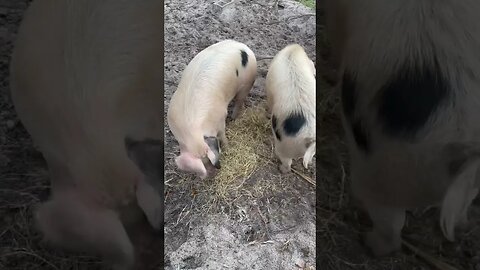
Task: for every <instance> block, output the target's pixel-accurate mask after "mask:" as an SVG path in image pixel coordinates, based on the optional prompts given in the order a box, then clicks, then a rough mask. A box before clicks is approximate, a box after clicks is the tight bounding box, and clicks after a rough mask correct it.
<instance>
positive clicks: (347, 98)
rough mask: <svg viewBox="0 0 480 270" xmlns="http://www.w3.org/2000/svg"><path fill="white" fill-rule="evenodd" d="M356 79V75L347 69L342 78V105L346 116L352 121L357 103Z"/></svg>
mask: <svg viewBox="0 0 480 270" xmlns="http://www.w3.org/2000/svg"><path fill="white" fill-rule="evenodd" d="M355 87H356V81H355V78H354V76H353V75H352V74H351V73H349V72H348V71H346V72H345V73H344V74H343V79H342V107H343V113H344V115H345V118H346V119H347V120H348V121H352V118H353V112H354V111H355V104H356V102H357V101H356V91H355Z"/></svg>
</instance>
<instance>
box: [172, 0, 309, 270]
mask: <svg viewBox="0 0 480 270" xmlns="http://www.w3.org/2000/svg"><path fill="white" fill-rule="evenodd" d="M227 2H230V1H225V2H221V1H218V2H215V1H193V0H187V1H165V108H166V109H167V108H168V105H169V100H170V97H171V95H172V93H173V92H174V91H175V89H176V87H177V85H178V83H179V81H180V78H181V72H182V71H183V70H184V68H185V67H186V65H187V64H188V62H189V61H190V60H191V59H192V58H193V57H194V56H195V55H196V54H197V53H198V52H200V51H201V50H202V49H204V48H206V47H207V46H209V45H211V44H213V43H215V42H218V41H221V40H224V39H234V40H237V41H240V42H243V43H245V44H246V45H248V46H249V47H250V48H251V49H252V50H253V51H254V53H255V54H256V56H257V58H264V57H268V56H274V55H275V54H276V53H277V52H278V51H279V50H281V49H282V48H283V47H285V46H286V45H288V44H290V43H299V44H301V45H302V46H303V47H304V48H305V51H306V52H307V54H308V55H309V57H310V58H311V59H312V60H313V61H315V59H316V58H315V48H316V47H315V45H316V44H315V16H314V15H313V14H314V10H312V9H309V8H306V7H305V6H303V5H301V4H299V3H297V2H294V1H280V2H279V5H278V13H276V11H275V9H274V8H273V6H274V1H268V0H263V1H262V0H258V1H248V0H238V1H234V2H233V3H231V4H229V5H227V6H225V7H224V8H222V7H220V6H222V5H223V4H225V3H227ZM302 14H312V16H311V15H306V16H302V17H299V18H292V16H295V17H298V16H299V15H302ZM269 63H270V59H265V60H258V77H257V80H256V82H255V84H254V88H253V90H252V92H251V94H250V96H249V97H248V100H247V107H250V106H254V105H257V104H259V103H260V102H261V101H262V100H265V90H264V84H265V76H266V73H267V67H268V64H269ZM165 117H166V114H165ZM228 121H229V120H227V129H228ZM165 122H166V121H165ZM178 153H179V150H178V143H177V142H176V141H175V139H174V138H173V136H172V134H171V132H170V131H169V129H168V126H167V127H166V134H165V159H166V161H165V170H166V178H165V181H166V187H165V191H166V202H165V203H166V206H165V209H166V213H165V260H166V269H302V268H303V269H315V266H316V264H315V187H314V186H313V185H312V184H310V183H308V182H307V181H305V180H304V179H302V178H301V177H299V176H297V175H296V174H294V173H290V174H287V175H281V174H280V172H279V170H278V168H277V166H278V161H277V160H275V159H274V158H273V156H272V157H271V161H272V163H271V164H269V165H267V166H265V167H261V168H259V169H258V170H257V171H256V172H255V173H254V174H253V175H252V176H251V177H250V178H248V179H244V180H242V179H239V182H240V184H241V185H242V186H241V191H239V192H238V193H235V194H230V196H229V200H219V199H218V198H215V194H214V193H213V192H211V188H212V186H213V185H214V182H213V181H215V180H214V179H206V180H203V181H202V180H200V179H199V178H195V177H192V176H191V175H189V174H184V173H181V172H179V171H178V170H177V169H176V168H175V164H174V158H175V156H176V155H178ZM293 167H294V168H295V169H297V170H299V171H301V172H302V173H304V174H306V175H308V176H309V177H310V178H312V179H315V175H316V174H315V165H313V168H312V167H310V169H309V171H306V170H304V169H303V167H302V165H301V162H299V161H297V162H294V164H293ZM296 265H298V266H300V267H297V266H296Z"/></svg>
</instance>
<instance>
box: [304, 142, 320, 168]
mask: <svg viewBox="0 0 480 270" xmlns="http://www.w3.org/2000/svg"><path fill="white" fill-rule="evenodd" d="M305 145H306V147H307V150H306V151H305V154H304V155H303V167H305V169H308V165H309V164H310V162H311V161H312V159H313V156H314V155H315V150H316V145H317V144H316V142H315V139H314V138H308V139H306V144H305Z"/></svg>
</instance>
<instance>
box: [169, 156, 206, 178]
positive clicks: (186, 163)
mask: <svg viewBox="0 0 480 270" xmlns="http://www.w3.org/2000/svg"><path fill="white" fill-rule="evenodd" d="M175 163H176V164H177V166H178V168H179V169H180V170H182V171H187V172H193V173H196V174H197V175H199V176H200V178H202V179H204V178H205V177H207V169H206V168H205V165H203V162H202V160H201V159H199V158H197V157H194V156H193V155H192V154H190V153H181V154H180V156H178V157H177V158H176V159H175Z"/></svg>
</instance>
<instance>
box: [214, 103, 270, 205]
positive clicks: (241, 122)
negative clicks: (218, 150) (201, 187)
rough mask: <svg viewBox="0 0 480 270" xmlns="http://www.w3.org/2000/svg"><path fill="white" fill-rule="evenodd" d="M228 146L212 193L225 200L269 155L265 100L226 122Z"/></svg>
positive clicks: (222, 157) (268, 128)
mask: <svg viewBox="0 0 480 270" xmlns="http://www.w3.org/2000/svg"><path fill="white" fill-rule="evenodd" d="M226 135H227V139H228V146H227V147H226V148H225V149H224V151H223V152H222V156H221V159H220V162H221V164H222V168H221V169H220V171H219V172H218V174H217V175H216V176H215V178H214V187H213V188H214V192H215V196H216V197H219V198H221V199H226V198H227V197H230V196H229V195H232V193H235V192H236V191H238V190H239V189H240V188H241V187H242V185H243V183H244V182H245V180H246V179H248V178H249V177H250V176H251V175H252V174H253V173H254V172H255V171H256V170H257V169H258V168H260V167H262V166H264V165H266V164H267V163H268V162H270V159H271V157H272V131H271V125H270V120H269V119H268V118H267V115H266V111H265V103H261V104H259V105H257V106H255V107H250V108H247V109H246V110H244V112H243V114H242V115H240V116H239V117H238V118H237V119H236V120H235V121H232V122H231V123H229V124H228V125H227V128H226Z"/></svg>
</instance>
